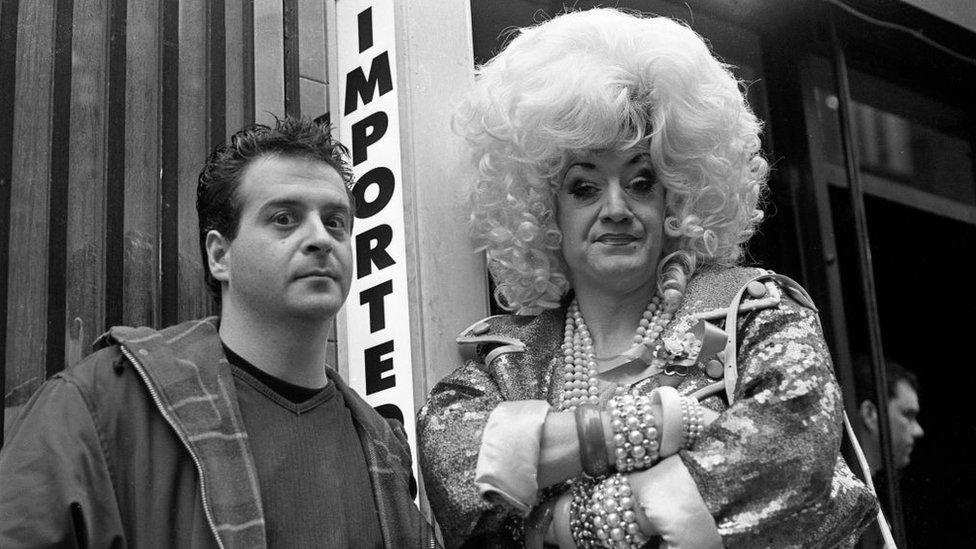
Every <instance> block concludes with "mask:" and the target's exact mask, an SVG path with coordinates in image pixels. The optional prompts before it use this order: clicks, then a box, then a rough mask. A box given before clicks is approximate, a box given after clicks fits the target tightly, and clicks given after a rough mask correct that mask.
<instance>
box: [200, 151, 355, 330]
mask: <svg viewBox="0 0 976 549" xmlns="http://www.w3.org/2000/svg"><path fill="white" fill-rule="evenodd" d="M237 193H238V199H239V200H240V201H241V216H240V220H239V222H238V223H239V225H238V230H237V236H236V237H235V238H234V240H232V241H231V242H230V243H229V244H228V245H227V251H226V254H225V257H224V258H223V261H224V263H225V265H226V276H224V277H218V279H219V280H221V281H223V282H226V284H225V285H224V286H223V300H224V302H225V303H227V300H231V301H232V302H233V307H235V308H236V309H238V310H241V311H246V312H250V313H252V314H254V313H258V314H261V315H263V316H265V317H271V318H275V317H277V318H281V319H283V320H287V319H296V318H304V319H308V320H313V321H314V320H327V319H330V318H332V317H333V316H335V314H336V313H337V312H338V310H339V308H340V307H341V306H342V304H343V302H344V301H345V299H346V295H347V294H348V293H349V285H350V281H351V279H352V247H351V243H350V230H351V226H352V215H351V211H350V203H349V198H348V195H347V193H346V188H345V185H344V183H343V181H342V178H341V177H340V176H339V173H338V172H337V171H336V170H335V169H334V168H333V167H331V166H329V165H328V164H326V163H325V162H321V161H317V160H310V159H305V158H296V157H288V156H274V155H268V156H264V157H261V158H258V159H256V160H254V161H253V162H252V163H251V164H250V165H249V166H248V167H247V168H246V169H245V171H244V173H243V175H242V176H241V180H240V184H239V186H238V189H237ZM215 276H216V275H215Z"/></svg>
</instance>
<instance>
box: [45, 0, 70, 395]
mask: <svg viewBox="0 0 976 549" xmlns="http://www.w3.org/2000/svg"><path fill="white" fill-rule="evenodd" d="M55 5H56V9H55V12H54V56H53V58H52V59H51V64H52V66H53V69H54V72H53V75H52V82H51V111H50V112H51V148H50V151H49V154H48V159H49V161H50V164H51V166H50V170H49V172H48V174H49V177H48V245H47V261H48V264H47V336H46V349H45V351H46V353H47V356H46V360H45V363H46V364H45V373H46V374H47V375H49V376H50V375H53V374H55V373H57V372H60V371H61V370H63V369H64V355H65V353H64V350H65V335H64V333H65V321H64V320H65V302H66V297H67V296H66V295H65V287H66V283H65V282H66V276H65V274H66V273H65V271H66V270H67V269H66V262H67V256H68V253H67V233H68V223H67V221H68V220H67V208H68V173H69V171H68V166H69V164H70V163H71V155H70V152H71V143H70V141H71V53H72V52H71V38H72V34H73V29H72V20H73V18H74V0H59V1H58V2H57V3H56V4H55Z"/></svg>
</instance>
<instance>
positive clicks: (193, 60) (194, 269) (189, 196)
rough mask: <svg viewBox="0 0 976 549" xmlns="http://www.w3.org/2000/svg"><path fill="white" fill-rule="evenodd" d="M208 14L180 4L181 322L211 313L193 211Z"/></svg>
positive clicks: (195, 0) (199, 3) (194, 3)
mask: <svg viewBox="0 0 976 549" xmlns="http://www.w3.org/2000/svg"><path fill="white" fill-rule="evenodd" d="M206 8H207V6H206V2H205V1H204V0H184V1H183V2H181V3H180V40H179V44H180V70H179V81H180V82H179V90H180V94H179V98H180V99H179V117H180V124H179V128H180V130H179V139H180V153H179V193H178V198H177V204H178V212H177V218H178V225H177V227H178V231H179V236H178V243H179V244H178V245H179V309H178V315H179V318H178V320H185V319H190V318H197V317H199V316H203V315H205V314H207V313H208V312H209V311H210V307H209V301H210V299H209V296H208V294H206V292H205V291H204V290H203V284H202V281H203V266H202V265H201V261H200V245H199V243H198V242H199V241H198V237H197V215H196V209H195V204H196V189H197V185H196V184H197V176H198V175H199V174H200V168H201V167H203V163H204V161H205V160H206V158H207V153H208V139H207V127H208V124H207V120H208V118H207V95H208V93H207V92H208V90H207V47H206V45H207V9H206ZM163 298H164V299H167V296H163Z"/></svg>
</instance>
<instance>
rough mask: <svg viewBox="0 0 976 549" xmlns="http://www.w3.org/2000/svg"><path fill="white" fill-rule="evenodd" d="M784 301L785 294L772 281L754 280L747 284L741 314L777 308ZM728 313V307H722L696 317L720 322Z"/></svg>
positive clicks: (740, 307)
mask: <svg viewBox="0 0 976 549" xmlns="http://www.w3.org/2000/svg"><path fill="white" fill-rule="evenodd" d="M782 299H783V292H782V291H780V289H779V287H778V286H777V285H776V283H775V282H773V281H772V280H769V279H767V280H765V281H761V280H752V281H751V282H749V283H748V284H746V290H745V292H744V293H743V299H742V302H741V303H740V304H739V314H740V315H741V314H745V313H747V312H750V311H758V310H762V309H768V308H770V307H775V306H777V305H779V303H780V301H782ZM728 312H729V308H728V307H721V308H719V309H712V310H709V311H703V312H700V313H697V314H695V316H696V317H698V318H700V319H702V320H719V319H723V318H725V317H726V316H727V315H728Z"/></svg>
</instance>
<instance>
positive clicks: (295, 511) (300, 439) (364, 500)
mask: <svg viewBox="0 0 976 549" xmlns="http://www.w3.org/2000/svg"><path fill="white" fill-rule="evenodd" d="M224 353H225V354H226V355H227V358H228V361H229V362H230V363H231V366H232V367H233V368H232V369H233V372H234V387H235V389H237V400H238V404H239V406H240V410H241V416H242V417H243V420H244V427H245V430H246V431H247V434H248V441H249V444H250V447H251V453H252V454H253V456H254V462H255V467H256V469H257V472H258V481H259V483H260V491H261V503H262V508H263V510H264V518H265V522H266V530H267V536H268V547H272V548H274V547H381V546H382V545H383V536H382V533H381V532H380V524H379V517H378V515H377V511H376V504H375V502H374V501H373V495H372V494H373V493H372V489H371V486H370V480H369V472H368V470H367V466H366V458H365V455H364V454H363V448H362V445H361V444H360V441H359V437H358V435H357V434H356V430H355V426H354V425H353V423H352V417H351V416H350V413H349V410H348V409H347V408H346V405H345V401H344V399H343V397H342V394H341V393H340V392H339V391H338V390H337V389H336V387H335V385H332V384H329V385H328V386H326V387H325V388H323V389H310V388H307V387H301V386H298V385H294V384H292V383H288V382H286V381H283V380H281V379H279V378H276V377H274V376H271V375H269V374H267V373H265V372H263V371H262V370H259V369H258V368H256V367H255V366H254V365H252V364H250V363H248V362H247V361H246V360H244V359H243V358H241V357H240V356H238V355H237V354H236V353H234V352H233V351H231V350H230V349H228V348H227V347H226V346H224Z"/></svg>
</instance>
